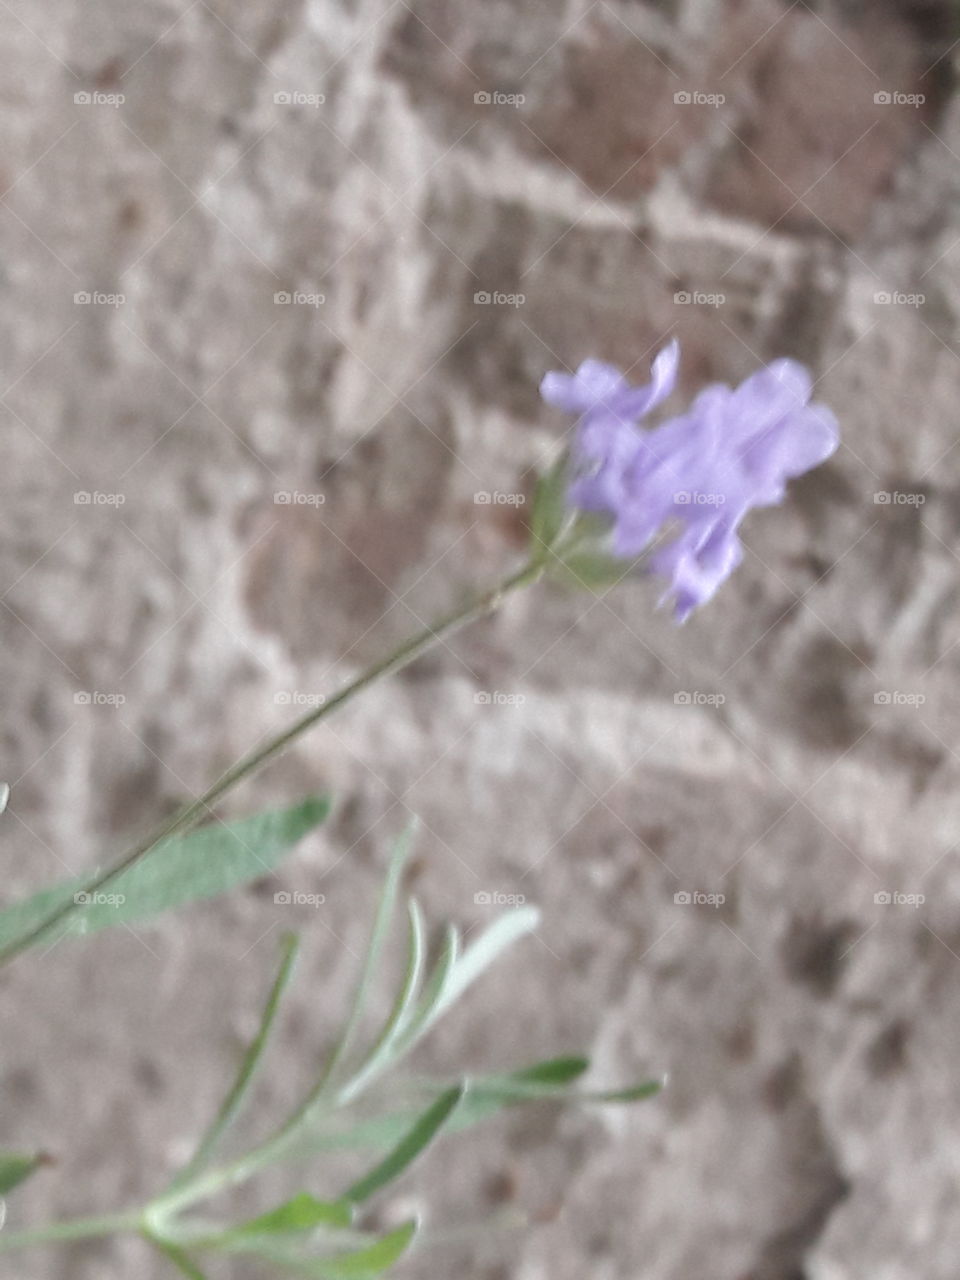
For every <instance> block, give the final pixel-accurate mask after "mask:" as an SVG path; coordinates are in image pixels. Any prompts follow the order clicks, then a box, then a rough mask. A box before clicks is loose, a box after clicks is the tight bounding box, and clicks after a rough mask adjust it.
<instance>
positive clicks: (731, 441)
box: [540, 342, 839, 622]
mask: <svg viewBox="0 0 960 1280" xmlns="http://www.w3.org/2000/svg"><path fill="white" fill-rule="evenodd" d="M679 359H680V349H679V345H678V344H677V343H676V342H671V343H670V344H669V345H668V346H666V347H664V349H663V350H662V351H661V352H660V353H659V355H658V356H657V357H656V359H655V360H654V362H653V369H652V378H651V382H650V384H649V386H646V387H642V388H635V387H631V386H630V384H629V383H628V382H627V381H626V379H625V378H624V377H623V375H622V374H621V373H620V371H619V370H618V369H616V368H614V367H613V366H612V365H607V364H602V363H600V362H599V361H597V360H586V361H584V363H583V364H581V365H580V367H579V369H578V370H577V372H576V373H575V374H573V375H570V374H563V373H548V374H547V375H546V376H545V377H544V379H543V382H542V384H541V387H540V393H541V395H542V396H543V399H544V400H546V401H547V403H548V404H552V405H556V406H558V407H559V408H562V409H565V410H567V411H568V412H571V413H579V414H580V421H579V423H578V424H577V434H576V440H575V442H574V446H573V449H572V476H573V478H572V481H571V483H570V487H569V491H568V501H569V503H570V505H571V506H573V507H574V508H576V509H578V510H581V511H588V512H594V513H600V514H602V515H606V516H609V517H610V519H611V521H612V529H611V538H612V551H613V554H614V555H615V556H617V557H618V558H623V559H632V558H635V557H637V556H639V555H640V554H641V553H643V552H644V551H646V550H648V548H649V547H650V545H651V543H652V542H653V541H654V539H655V538H656V537H657V535H658V534H661V533H664V532H666V533H667V534H668V535H669V533H670V532H671V531H675V536H674V537H673V538H672V540H669V541H666V542H664V543H661V545H659V546H658V547H657V549H656V550H655V551H654V552H653V554H652V555H651V557H650V561H649V568H650V570H651V571H652V572H654V573H656V574H659V575H661V576H662V577H664V578H666V579H667V581H668V583H669V585H668V588H667V591H666V593H665V595H664V597H663V599H664V600H671V601H672V602H673V607H674V613H675V617H676V619H677V621H678V622H683V621H684V620H685V619H686V618H687V617H689V615H690V614H691V613H692V612H693V610H694V609H696V608H698V607H699V606H700V605H702V604H705V603H706V602H707V601H708V600H709V599H711V597H712V596H713V595H714V593H715V592H716V590H717V588H718V587H719V586H720V584H721V583H722V582H724V581H725V579H726V578H728V577H729V576H730V574H731V573H732V572H733V570H734V569H735V568H736V567H737V565H738V564H739V563H740V561H741V560H742V558H743V547H742V545H741V543H740V539H739V537H738V536H737V530H738V528H739V525H740V522H741V521H742V520H743V518H744V516H745V515H746V514H747V512H748V511H749V510H750V509H751V507H765V506H772V505H775V504H777V503H779V502H781V501H782V500H783V497H784V493H785V491H786V483H787V481H788V480H789V479H791V478H792V477H793V476H799V475H802V474H803V473H804V472H805V471H809V470H811V469H812V468H813V467H816V466H819V464H820V463H821V462H823V461H824V460H825V459H826V458H828V457H829V456H830V454H832V453H833V451H834V449H836V447H837V444H838V440H839V436H838V427H837V421H836V419H835V417H834V416H833V414H832V413H831V412H830V410H829V409H827V408H826V407H824V406H823V405H817V404H811V403H810V393H811V391H812V389H813V383H812V379H811V376H810V373H809V372H808V370H807V369H805V368H804V366H803V365H801V364H798V363H797V362H796V361H795V360H775V361H774V362H773V364H770V365H767V367H766V368H764V369H760V370H759V371H758V372H757V373H754V374H752V375H751V376H750V377H749V378H747V379H746V381H744V382H742V383H741V384H740V386H739V387H737V388H736V389H733V390H732V389H731V388H730V387H727V386H724V385H723V384H722V383H715V384H713V385H711V386H708V387H706V388H705V389H704V390H703V391H701V393H700V394H699V395H698V396H697V398H696V399H695V400H694V402H693V404H692V405H691V407H690V409H689V410H688V412H687V413H685V414H683V415H681V416H680V417H677V418H672V419H670V420H669V421H667V422H665V423H664V424H663V425H662V426H660V427H657V428H656V429H655V430H653V431H647V432H641V431H638V430H637V427H636V424H637V423H638V422H639V421H640V419H641V418H642V417H644V415H645V414H647V413H649V411H650V410H651V409H653V408H655V407H656V406H657V405H658V404H660V403H661V402H662V401H663V400H665V399H666V398H667V396H669V395H670V393H671V392H672V390H673V388H674V385H675V383H676V377H677V366H678V364H679Z"/></svg>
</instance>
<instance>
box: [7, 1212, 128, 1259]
mask: <svg viewBox="0 0 960 1280" xmlns="http://www.w3.org/2000/svg"><path fill="white" fill-rule="evenodd" d="M142 1227H143V1222H142V1218H141V1215H140V1214H139V1213H112V1214H107V1215H106V1216H105V1217H102V1218H74V1219H72V1220H69V1221H67V1222H52V1223H50V1225H49V1226H46V1227H36V1228H34V1229H32V1230H30V1231H0V1253H12V1252H13V1250H14V1249H27V1248H30V1247H31V1246H35V1245H43V1244H57V1243H60V1242H63V1241H67V1240H88V1239H91V1238H93V1237H95V1236H111V1235H114V1234H115V1233H117V1232H129V1231H140V1230H142Z"/></svg>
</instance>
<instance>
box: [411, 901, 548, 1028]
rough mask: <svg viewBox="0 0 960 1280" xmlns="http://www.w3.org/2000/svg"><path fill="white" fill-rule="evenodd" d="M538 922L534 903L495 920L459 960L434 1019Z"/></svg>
mask: <svg viewBox="0 0 960 1280" xmlns="http://www.w3.org/2000/svg"><path fill="white" fill-rule="evenodd" d="M539 922H540V912H539V911H537V910H536V908H535V907H521V908H519V910H517V911H510V912H508V913H507V914H506V915H503V916H500V917H499V918H498V919H497V920H494V922H493V924H491V925H489V926H488V927H487V928H486V929H485V930H484V931H483V933H481V935H480V937H479V938H478V939H477V940H476V942H474V943H473V944H472V945H471V946H469V947H468V948H467V950H466V951H465V952H464V953H463V955H462V956H461V957H460V959H459V960H458V961H457V963H456V965H455V967H454V969H453V972H452V973H451V974H450V978H449V981H448V982H447V984H446V988H445V990H444V992H443V995H442V997H441V999H440V1000H439V1001H438V1002H437V1007H436V1010H435V1013H434V1019H433V1020H434V1021H435V1020H436V1018H438V1017H440V1015H441V1014H443V1013H445V1012H446V1011H447V1009H449V1008H450V1006H451V1005H452V1004H453V1003H454V1002H455V1001H456V1000H458V999H459V998H460V996H462V995H463V993H464V992H465V991H466V989H467V988H468V987H469V986H471V985H472V984H473V983H474V982H475V981H476V980H477V978H479V977H480V975H481V974H482V973H483V972H484V971H485V970H486V969H489V967H490V966H491V965H492V964H493V963H494V962H495V961H496V960H498V959H499V957H500V956H501V955H502V954H503V953H504V951H506V950H507V948H508V947H511V946H513V944H514V943H515V942H517V941H519V939H520V938H523V937H525V936H526V935H527V934H528V933H531V932H532V931H533V930H534V929H535V928H536V927H537V925H538V924H539Z"/></svg>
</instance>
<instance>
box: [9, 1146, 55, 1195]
mask: <svg viewBox="0 0 960 1280" xmlns="http://www.w3.org/2000/svg"><path fill="white" fill-rule="evenodd" d="M46 1163H47V1157H46V1156H42V1155H24V1154H21V1153H20V1152H17V1151H0V1196H5V1195H6V1194H7V1192H8V1191H12V1190H13V1188H14V1187H16V1186H19V1185H20V1183H21V1182H24V1181H26V1179H27V1178H29V1177H30V1175H31V1173H36V1171H37V1170H38V1169H39V1168H40V1166H41V1165H42V1164H46Z"/></svg>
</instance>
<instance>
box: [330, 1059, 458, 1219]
mask: <svg viewBox="0 0 960 1280" xmlns="http://www.w3.org/2000/svg"><path fill="white" fill-rule="evenodd" d="M466 1088H467V1087H466V1084H458V1085H455V1086H454V1088H452V1089H448V1090H447V1091H446V1092H445V1093H442V1094H441V1095H440V1097H439V1098H438V1099H437V1100H436V1102H434V1103H433V1104H432V1105H431V1106H429V1107H428V1108H427V1110H426V1111H424V1112H423V1114H422V1115H421V1116H420V1117H419V1118H418V1119H417V1120H416V1121H415V1123H414V1125H413V1127H412V1128H411V1129H410V1130H409V1132H408V1133H406V1134H405V1135H404V1137H403V1138H401V1140H400V1141H399V1142H398V1143H397V1145H396V1146H395V1147H394V1148H393V1150H392V1151H390V1152H389V1154H388V1155H387V1156H386V1158H385V1159H383V1160H381V1161H380V1163H379V1164H378V1165H376V1166H375V1167H374V1168H373V1169H371V1171H370V1172H369V1173H368V1174H366V1175H365V1177H363V1178H361V1179H360V1180H359V1182H355V1183H354V1184H353V1186H352V1187H350V1189H349V1190H348V1191H346V1192H345V1193H344V1199H346V1200H352V1201H354V1202H355V1203H357V1204H359V1203H360V1202H361V1201H363V1200H367V1199H368V1198H369V1197H370V1196H372V1195H373V1194H374V1193H375V1192H377V1191H379V1190H381V1188H383V1187H385V1186H386V1185H387V1183H388V1182H392V1181H393V1180H394V1178H396V1177H398V1176H399V1175H400V1174H401V1173H402V1172H403V1171H404V1170H405V1169H406V1168H407V1167H408V1165H410V1164H412V1162H413V1161H414V1160H415V1159H416V1158H417V1156H418V1155H419V1154H420V1152H421V1151H423V1149H424V1148H425V1147H426V1146H428V1145H429V1143H430V1142H432V1141H433V1139H434V1138H435V1137H436V1135H437V1133H438V1132H439V1131H440V1129H442V1128H443V1126H444V1125H445V1124H446V1122H447V1120H448V1119H449V1118H450V1116H451V1115H452V1114H453V1113H454V1111H455V1110H456V1109H457V1107H458V1106H459V1105H460V1103H461V1101H462V1100H463V1097H464V1094H465V1093H466Z"/></svg>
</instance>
